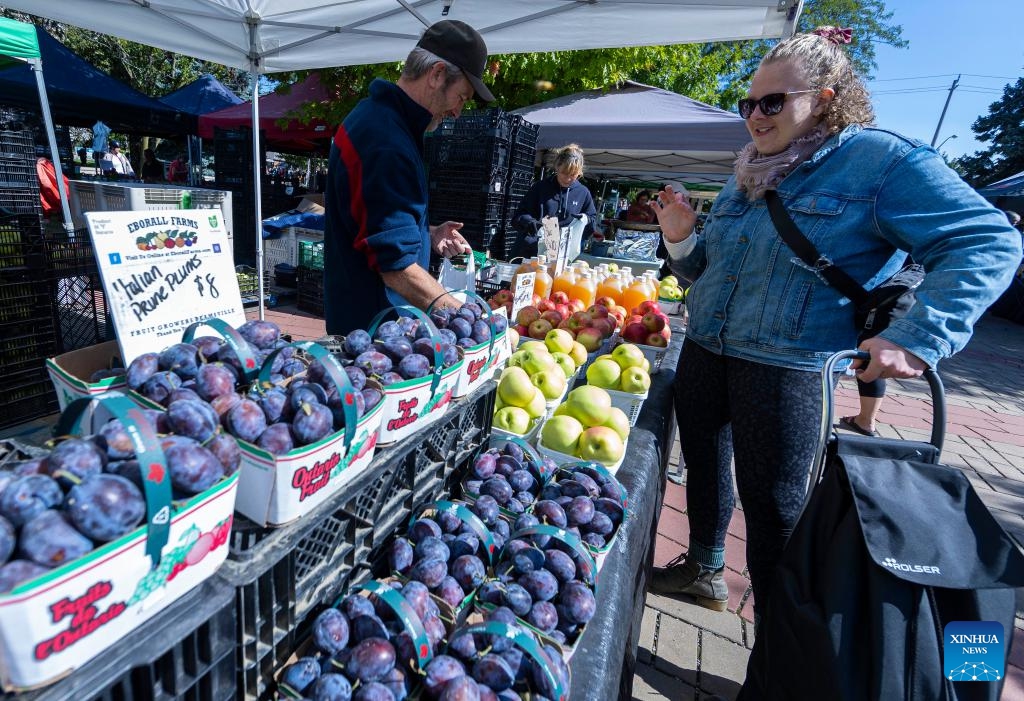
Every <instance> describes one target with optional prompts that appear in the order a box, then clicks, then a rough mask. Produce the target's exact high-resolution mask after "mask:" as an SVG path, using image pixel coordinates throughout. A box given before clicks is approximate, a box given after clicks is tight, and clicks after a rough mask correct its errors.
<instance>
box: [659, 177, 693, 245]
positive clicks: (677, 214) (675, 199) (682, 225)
mask: <svg viewBox="0 0 1024 701" xmlns="http://www.w3.org/2000/svg"><path fill="white" fill-rule="evenodd" d="M651 210H652V211H653V212H654V216H655V218H657V220H658V224H660V225H661V235H662V236H664V237H665V240H666V241H668V242H669V243H679V242H680V241H685V240H686V239H687V237H689V235H690V234H692V233H693V225H694V224H696V223H697V213H696V212H694V211H693V207H691V206H690V202H689V200H688V199H687V198H686V191H685V190H684V191H682V192H676V191H675V190H673V189H672V186H671V185H666V186H665V189H664V190H663V191H661V192H659V193H658V195H657V197H655V198H654V199H653V200H651Z"/></svg>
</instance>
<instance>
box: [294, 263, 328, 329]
mask: <svg viewBox="0 0 1024 701" xmlns="http://www.w3.org/2000/svg"><path fill="white" fill-rule="evenodd" d="M296 282H297V298H296V306H297V307H298V308H299V310H301V311H304V312H309V313H310V314H316V315H317V316H323V315H324V271H323V270H320V269H318V268H310V267H307V266H305V265H300V266H299V267H298V268H296Z"/></svg>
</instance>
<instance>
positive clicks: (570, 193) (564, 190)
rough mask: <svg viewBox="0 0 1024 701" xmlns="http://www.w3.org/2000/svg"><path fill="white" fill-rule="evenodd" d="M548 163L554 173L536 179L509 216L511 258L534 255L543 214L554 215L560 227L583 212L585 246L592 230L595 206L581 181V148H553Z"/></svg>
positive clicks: (571, 145)
mask: <svg viewBox="0 0 1024 701" xmlns="http://www.w3.org/2000/svg"><path fill="white" fill-rule="evenodd" d="M549 165H550V167H551V169H552V170H553V171H555V172H554V174H553V175H550V176H548V177H547V178H544V179H543V180H538V181H537V182H535V183H534V184H533V186H532V187H531V188H530V189H529V190H528V191H527V193H526V195H524V196H523V199H522V201H521V202H520V203H519V207H517V208H516V212H515V214H514V215H513V216H512V227H513V228H514V229H515V230H516V234H517V236H516V244H515V246H514V248H513V251H512V257H518V256H522V257H524V258H528V257H531V256H535V255H537V241H538V240H539V238H540V236H539V234H540V230H541V220H542V219H544V218H545V217H555V218H556V219H558V225H559V226H569V225H570V224H571V223H572V222H573V220H574V219H575V218H576V217H577V215H579V214H586V215H587V220H588V221H587V225H586V226H585V227H584V229H583V241H582V242H581V248H585V247H586V240H587V239H588V238H589V237H590V235H591V234H592V233H593V232H594V222H595V221H596V220H597V207H596V206H595V205H594V198H593V197H592V196H591V195H590V190H588V189H587V188H586V186H585V185H584V184H583V183H581V182H580V177H581V176H582V175H583V169H584V165H585V164H584V160H583V149H581V148H580V147H579V146H578V145H577V144H568V145H567V146H563V147H561V148H559V149H556V150H555V152H554V155H553V156H552V158H551V162H550V164H549Z"/></svg>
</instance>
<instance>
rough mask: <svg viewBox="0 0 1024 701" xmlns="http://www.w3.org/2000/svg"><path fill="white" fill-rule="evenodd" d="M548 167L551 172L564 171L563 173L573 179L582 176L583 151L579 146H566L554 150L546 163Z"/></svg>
mask: <svg viewBox="0 0 1024 701" xmlns="http://www.w3.org/2000/svg"><path fill="white" fill-rule="evenodd" d="M548 166H549V167H550V168H552V169H553V170H556V171H557V170H562V169H565V172H566V173H568V174H569V175H572V176H574V177H580V176H581V175H583V168H584V166H585V164H584V162H583V149H582V148H580V145H579V144H566V145H565V146H562V147H561V148H557V149H555V151H554V153H553V154H551V157H550V159H549V161H548Z"/></svg>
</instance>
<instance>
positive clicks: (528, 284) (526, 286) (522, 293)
mask: <svg viewBox="0 0 1024 701" xmlns="http://www.w3.org/2000/svg"><path fill="white" fill-rule="evenodd" d="M536 280H537V273H520V274H519V275H516V277H515V279H514V280H513V281H512V289H513V290H515V292H513V293H512V294H513V297H512V313H511V314H510V315H509V318H511V319H515V318H516V317H517V316H518V315H519V311H520V310H521V309H523V307H528V306H530V305H531V304H533V286H534V283H535V282H536Z"/></svg>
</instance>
